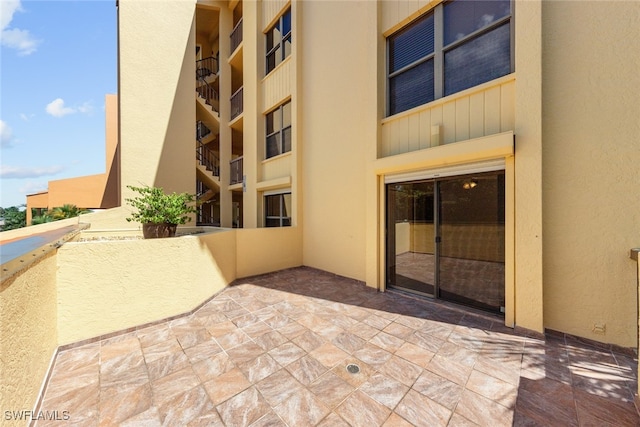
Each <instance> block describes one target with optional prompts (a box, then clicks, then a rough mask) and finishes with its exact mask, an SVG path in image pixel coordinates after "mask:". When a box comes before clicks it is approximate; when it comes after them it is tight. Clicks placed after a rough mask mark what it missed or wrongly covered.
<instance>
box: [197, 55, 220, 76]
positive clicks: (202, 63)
mask: <svg viewBox="0 0 640 427" xmlns="http://www.w3.org/2000/svg"><path fill="white" fill-rule="evenodd" d="M218 70H219V66H218V58H216V57H215V56H210V57H208V58H204V59H199V60H197V61H196V79H204V78H206V77H209V76H211V75H214V74H218Z"/></svg>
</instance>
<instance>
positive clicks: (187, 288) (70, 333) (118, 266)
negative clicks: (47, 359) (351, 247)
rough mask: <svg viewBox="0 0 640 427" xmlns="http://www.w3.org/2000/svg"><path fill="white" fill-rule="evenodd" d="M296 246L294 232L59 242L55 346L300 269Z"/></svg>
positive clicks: (174, 312)
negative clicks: (238, 282)
mask: <svg viewBox="0 0 640 427" xmlns="http://www.w3.org/2000/svg"><path fill="white" fill-rule="evenodd" d="M179 232H180V230H179ZM90 235H91V233H87V236H90ZM300 245H301V243H300V233H299V231H298V230H297V229H296V228H294V227H283V228H277V229H276V228H273V229H271V228H270V229H266V228H260V229H233V230H231V229H228V230H222V229H221V230H218V231H216V232H212V233H204V234H197V235H190V236H182V237H178V238H173V239H150V240H104V241H85V242H73V243H67V244H65V245H63V246H62V247H61V248H60V249H59V250H58V277H57V280H58V293H57V298H58V300H57V301H58V341H59V345H65V344H70V343H73V342H77V341H81V340H85V339H88V338H94V337H97V336H100V335H105V334H108V333H111V332H115V331H120V330H124V329H128V328H131V327H135V326H138V325H141V324H145V323H150V322H154V321H157V320H161V319H164V318H167V317H171V316H176V315H180V314H182V313H186V312H188V311H191V310H193V309H194V308H196V307H197V306H198V305H200V304H201V303H202V302H204V301H206V300H207V299H208V298H210V297H211V296H213V295H214V294H215V293H216V292H218V291H220V290H222V289H223V288H224V287H225V286H227V285H228V284H229V283H231V282H233V281H234V280H235V279H236V278H238V277H248V276H253V275H257V274H263V273H268V272H271V271H276V270H280V269H285V268H291V267H297V266H300V265H302V255H301V250H300Z"/></svg>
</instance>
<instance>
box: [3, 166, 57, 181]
mask: <svg viewBox="0 0 640 427" xmlns="http://www.w3.org/2000/svg"><path fill="white" fill-rule="evenodd" d="M63 170H64V167H63V166H59V165H56V166H48V167H24V166H6V165H2V166H1V167H0V178H3V179H10V178H37V177H40V176H47V175H55V174H57V173H60V172H62V171H63Z"/></svg>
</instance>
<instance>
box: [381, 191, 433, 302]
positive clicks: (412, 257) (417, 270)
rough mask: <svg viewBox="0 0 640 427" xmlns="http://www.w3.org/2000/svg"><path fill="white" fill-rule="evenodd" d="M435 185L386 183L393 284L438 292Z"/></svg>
mask: <svg viewBox="0 0 640 427" xmlns="http://www.w3.org/2000/svg"><path fill="white" fill-rule="evenodd" d="M434 189H435V185H434V182H432V181H427V182H411V183H402V184H397V185H396V184H393V185H388V186H387V241H388V244H387V266H388V275H387V278H388V279H389V280H390V282H389V283H388V284H389V285H390V286H396V287H399V288H404V289H408V290H411V291H414V292H418V293H421V294H426V295H432V296H433V295H435V283H436V282H435V271H436V268H435V254H436V252H435V251H436V246H435V240H434V236H435V222H434V212H435V211H434V203H435V199H434V196H435V192H434Z"/></svg>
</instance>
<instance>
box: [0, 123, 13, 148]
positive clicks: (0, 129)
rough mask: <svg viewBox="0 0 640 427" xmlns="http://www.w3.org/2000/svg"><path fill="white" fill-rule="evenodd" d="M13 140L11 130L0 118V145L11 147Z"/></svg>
mask: <svg viewBox="0 0 640 427" xmlns="http://www.w3.org/2000/svg"><path fill="white" fill-rule="evenodd" d="M12 142H13V130H11V128H10V127H9V125H8V124H7V123H6V122H5V121H4V120H0V146H2V147H4V148H7V147H11V145H12V144H11V143H12Z"/></svg>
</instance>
